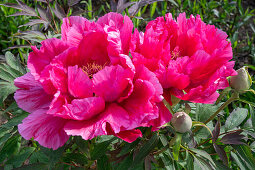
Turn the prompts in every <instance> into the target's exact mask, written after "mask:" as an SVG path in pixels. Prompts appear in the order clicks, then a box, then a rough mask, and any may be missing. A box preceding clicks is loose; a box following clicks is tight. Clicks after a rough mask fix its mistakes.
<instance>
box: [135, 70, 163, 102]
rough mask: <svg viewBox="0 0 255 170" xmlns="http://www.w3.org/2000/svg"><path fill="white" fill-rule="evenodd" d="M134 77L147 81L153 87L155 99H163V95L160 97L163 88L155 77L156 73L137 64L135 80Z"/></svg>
mask: <svg viewBox="0 0 255 170" xmlns="http://www.w3.org/2000/svg"><path fill="white" fill-rule="evenodd" d="M136 79H141V80H147V81H149V82H150V83H151V84H152V85H153V86H154V88H155V95H154V99H155V101H156V102H160V101H162V100H163V97H162V94H163V88H162V86H161V84H160V83H159V80H158V79H157V77H156V75H155V74H154V73H153V72H151V71H149V69H147V68H146V67H144V66H141V65H140V66H137V67H136V76H135V80H136Z"/></svg>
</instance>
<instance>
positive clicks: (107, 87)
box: [93, 65, 133, 102]
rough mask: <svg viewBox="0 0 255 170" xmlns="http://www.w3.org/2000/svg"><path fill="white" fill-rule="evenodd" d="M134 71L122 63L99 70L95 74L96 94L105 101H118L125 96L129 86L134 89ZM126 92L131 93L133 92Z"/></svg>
mask: <svg viewBox="0 0 255 170" xmlns="http://www.w3.org/2000/svg"><path fill="white" fill-rule="evenodd" d="M132 76H133V73H132V72H131V71H130V70H129V69H124V68H123V67H121V66H120V65H117V66H110V67H108V66H106V67H105V68H104V69H103V70H101V71H99V72H98V73H96V74H95V75H94V76H93V84H94V92H95V93H96V95H98V96H101V97H103V98H104V99H105V101H109V102H112V101H116V100H117V99H118V98H120V97H124V96H123V92H124V91H125V90H126V88H127V87H130V88H129V90H132V89H133V88H132V85H131V86H130V83H132V82H131V81H130V80H131V79H132ZM124 94H126V95H130V94H131V92H125V93H124Z"/></svg>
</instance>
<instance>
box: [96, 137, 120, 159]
mask: <svg viewBox="0 0 255 170" xmlns="http://www.w3.org/2000/svg"><path fill="white" fill-rule="evenodd" d="M116 139H117V138H116V137H113V138H112V139H110V140H108V141H104V142H101V143H98V144H96V145H95V147H94V149H93V150H92V152H91V159H93V160H96V159H99V158H100V157H101V156H103V155H104V154H105V152H106V151H107V150H108V148H107V147H108V146H109V145H110V144H111V142H113V141H114V140H116Z"/></svg>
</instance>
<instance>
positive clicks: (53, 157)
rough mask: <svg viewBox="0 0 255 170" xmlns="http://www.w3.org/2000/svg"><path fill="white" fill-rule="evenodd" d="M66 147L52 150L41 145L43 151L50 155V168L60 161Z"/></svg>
mask: <svg viewBox="0 0 255 170" xmlns="http://www.w3.org/2000/svg"><path fill="white" fill-rule="evenodd" d="M64 149H65V148H64V147H61V148H58V149H57V150H52V149H48V148H44V147H41V150H42V152H43V153H44V154H45V155H47V156H48V159H49V162H48V163H47V164H48V165H49V168H50V169H51V168H53V167H54V166H55V164H56V163H57V162H58V161H59V159H60V158H61V156H62V155H63V152H64Z"/></svg>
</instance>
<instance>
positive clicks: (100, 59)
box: [77, 30, 110, 66]
mask: <svg viewBox="0 0 255 170" xmlns="http://www.w3.org/2000/svg"><path fill="white" fill-rule="evenodd" d="M99 40H100V41H99ZM107 46H108V41H107V37H106V34H105V32H103V30H101V31H96V32H88V33H87V34H86V35H84V37H83V39H82V40H81V42H80V44H79V46H78V51H77V55H78V56H79V59H80V64H81V65H86V64H88V63H96V64H98V65H101V66H105V65H108V64H109V63H110V60H109V57H108V51H107Z"/></svg>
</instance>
